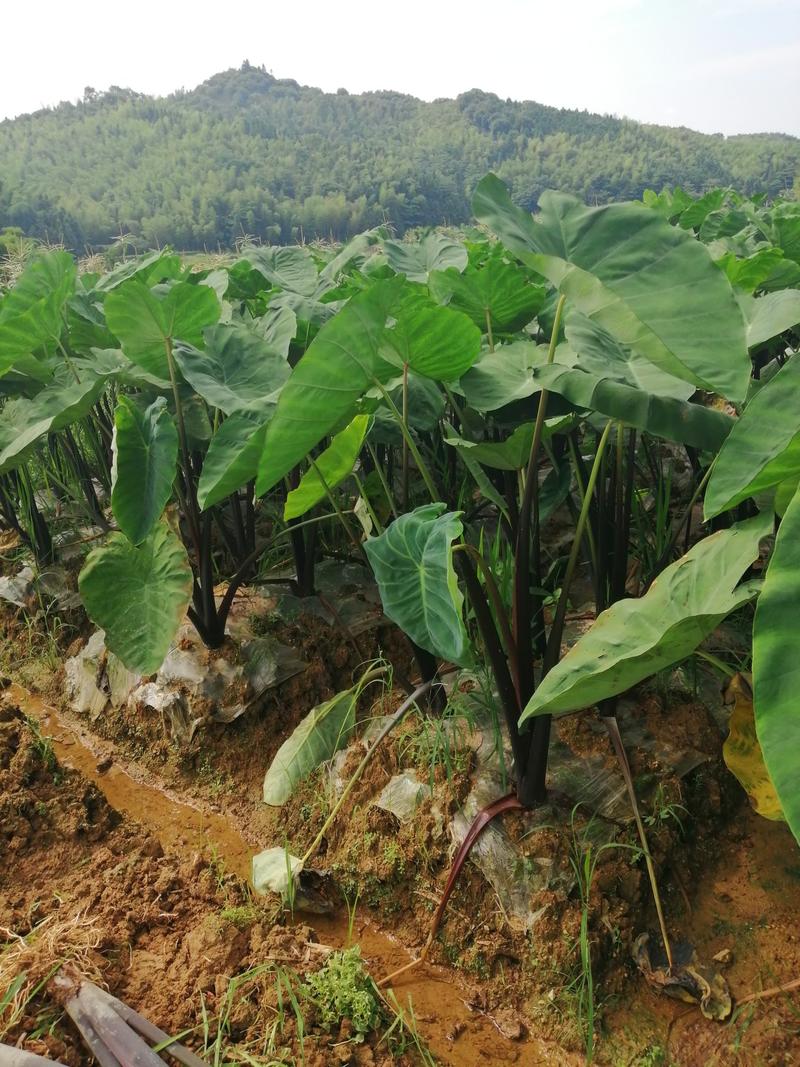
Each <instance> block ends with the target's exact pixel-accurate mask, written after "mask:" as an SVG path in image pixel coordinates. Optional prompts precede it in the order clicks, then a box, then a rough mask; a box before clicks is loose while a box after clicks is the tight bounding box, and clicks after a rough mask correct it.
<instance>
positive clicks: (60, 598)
mask: <svg viewBox="0 0 800 1067" xmlns="http://www.w3.org/2000/svg"><path fill="white" fill-rule="evenodd" d="M0 600H6V601H8V603H9V604H13V605H14V606H15V607H18V608H24V609H25V610H26V611H29V612H35V613H36V614H39V612H40V611H41V610H42V608H43V606H44V602H45V601H48V602H49V601H55V603H56V605H57V606H58V608H59V610H60V611H74V610H75V609H76V608H77V607H80V603H81V598H80V596H79V594H78V593H77V592H76V590H75V589H73V588H72V587H71V586H70V579H69V575H68V574H67V572H66V571H65V570H64V568H63V567H47V568H46V569H45V570H42V571H40V572H39V573H38V575H37V574H36V572H35V571H34V570H33V568H32V567H29V566H25V567H22V568H21V569H20V570H19V571H18V572H17V573H16V574H15V575H11V576H5V577H3V578H0Z"/></svg>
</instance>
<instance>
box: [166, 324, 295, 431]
mask: <svg viewBox="0 0 800 1067" xmlns="http://www.w3.org/2000/svg"><path fill="white" fill-rule="evenodd" d="M175 362H176V363H177V364H178V366H179V367H180V370H181V374H182V375H183V377H184V378H185V379H186V381H187V382H189V384H190V385H191V386H192V388H193V389H194V390H195V391H196V392H198V393H199V394H200V396H202V398H203V399H204V400H205V401H206V403H208V404H210V405H211V407H214V408H219V409H220V411H224V412H225V414H226V415H233V414H234V413H235V412H247V411H250V412H253V413H254V414H260V413H262V412H263V411H264V410H265V408H269V407H270V406H271V405H273V404H275V403H276V402H277V399H278V394H279V393H280V390H281V389H282V387H283V385H284V383H285V382H286V380H287V379H288V377H289V375H290V374H291V368H290V366H289V364H288V363H287V362H286V356H285V354H284V353H282V352H280V351H277V350H276V349H273V348H271V347H270V346H269V344H268V343H267V342H266V341H265V340H263V339H262V338H261V337H259V336H258V334H256V333H255V332H254V331H253V330H251V329H250V328H249V327H248V326H245V325H243V324H242V323H236V324H231V325H226V326H212V327H211V329H208V330H206V332H205V351H202V352H201V351H200V350H199V349H197V348H195V347H194V346H193V345H189V344H185V343H183V342H178V343H177V344H176V345H175Z"/></svg>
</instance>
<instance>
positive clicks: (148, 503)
mask: <svg viewBox="0 0 800 1067" xmlns="http://www.w3.org/2000/svg"><path fill="white" fill-rule="evenodd" d="M177 459H178V431H177V430H176V428H175V423H174V421H173V419H172V415H170V413H169V411H168V410H167V402H166V400H165V399H164V397H163V396H160V397H157V398H156V399H155V400H154V401H153V403H152V404H150V405H149V406H148V407H146V408H144V409H142V408H141V407H139V405H137V404H136V403H135V402H134V401H133V400H132V399H131V398H130V397H127V396H121V397H120V398H119V402H118V404H117V410H116V412H115V413H114V461H113V468H112V486H111V508H112V511H113V512H114V518H115V519H116V520H117V524H118V525H119V528H120V529H121V530H122V532H123V533H124V534H125V536H126V537H127V538H128V540H129V541H131V542H132V544H134V545H138V544H141V542H142V541H144V539H145V537H147V535H148V534H149V533H150V531H151V530H152V529H153V527H154V526H155V524H156V523H157V522H158V520H159V519H160V518H161V514H162V512H163V511H164V508H165V507H166V505H167V501H168V500H169V498H170V495H171V493H172V483H173V481H174V479H175V468H176V463H177Z"/></svg>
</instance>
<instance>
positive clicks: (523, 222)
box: [473, 175, 750, 402]
mask: <svg viewBox="0 0 800 1067" xmlns="http://www.w3.org/2000/svg"><path fill="white" fill-rule="evenodd" d="M539 205H540V208H541V213H540V215H539V216H538V219H537V221H534V219H533V217H532V216H531V215H529V214H528V213H527V212H525V211H523V210H522V209H520V208H517V207H515V205H514V204H513V203H512V202H511V199H510V197H509V195H508V191H507V190H506V187H505V186H504V185H503V183H502V182H501V181H499V179H498V178H496V177H495V176H494V175H489V176H488V177H486V178H484V179H483V181H482V182H481V183H480V185H479V186H478V189H477V192H476V194H475V198H474V200H473V211H474V213H475V215H476V216H477V218H478V219H479V220H480V221H481V222H484V223H486V224H487V225H489V226H490V227H491V228H492V229H493V230H494V232H495V233H496V234H497V235H498V236H499V237H500V239H501V240H502V241H503V243H504V244H505V245H506V247H507V248H510V249H511V250H512V251H513V252H515V253H516V254H517V255H518V256H519V257H520V259H522V261H523V262H524V263H527V264H528V265H529V266H531V267H533V268H534V270H536V271H538V272H539V273H540V274H543V275H544V276H545V277H546V278H547V279H548V280H549V281H550V282H551V283H552V284H553V285H555V286H557V287H558V289H559V290H560V292H561V293H563V294H564V295H565V296H566V298H567V301H568V303H569V304H570V305H571V306H574V307H576V308H577V309H578V310H579V311H582V312H583V313H584V314H585V315H587V316H588V317H589V318H591V319H592V320H593V321H594V322H596V323H597V324H598V325H599V326H601V327H603V329H605V330H606V331H608V333H610V334H611V335H612V337H614V339H615V340H617V341H618V342H619V343H621V344H623V345H627V346H629V347H631V348H633V349H635V350H636V351H637V352H638V353H640V354H641V355H643V356H645V357H646V358H647V359H649V360H650V361H651V362H652V363H654V364H656V366H658V367H660V368H662V369H663V370H664V371H666V372H667V373H669V374H671V375H673V376H675V377H677V378H683V379H684V380H685V381H688V382H691V383H692V384H693V385H695V386H697V387H699V388H703V389H711V390H713V391H715V392H719V393H721V394H722V395H723V396H726V397H727V398H728V399H730V400H732V401H734V402H737V401H741V400H743V399H744V396H745V394H746V391H747V383H748V381H749V378H750V361H749V359H748V356H747V350H746V345H745V337H744V323H743V320H742V315H741V312H740V311H739V309H738V306H737V304H736V301H735V299H734V296H733V290H732V289H731V286H730V283H729V282H728V280H727V278H726V277H725V276H724V275H723V274H722V272H721V271H720V270H719V269H718V268H717V267H716V266H715V265H714V262H713V260H712V259H711V257H710V255H709V253H708V250H707V249H706V247H705V246H704V245H702V244H701V243H700V242H699V241H697V240H696V239H694V238H693V237H692V236H691V235H690V234H688V233H686V232H684V231H682V230H681V229H679V228H678V227H674V226H670V225H669V223H668V222H666V220H665V219H664V218H663V217H661V216H660V215H659V214H658V212H655V211H652V210H650V209H649V208H647V207H645V206H644V205H643V204H609V205H606V206H603V207H597V208H587V207H584V206H583V204H581V203H580V201H578V200H576V199H575V198H574V197H571V196H567V195H566V194H563V193H554V192H545V193H543V194H542V196H541V197H540V199H539Z"/></svg>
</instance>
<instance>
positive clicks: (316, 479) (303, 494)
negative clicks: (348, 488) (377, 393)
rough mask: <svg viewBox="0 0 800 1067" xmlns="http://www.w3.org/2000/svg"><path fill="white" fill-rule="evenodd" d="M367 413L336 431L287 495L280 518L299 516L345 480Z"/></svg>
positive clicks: (365, 427)
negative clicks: (298, 482) (295, 486)
mask: <svg viewBox="0 0 800 1067" xmlns="http://www.w3.org/2000/svg"><path fill="white" fill-rule="evenodd" d="M369 422H370V418H369V415H356V417H355V418H354V419H353V420H352V421H351V422H350V423H349V424H348V425H347V426H345V428H344V429H343V430H341V431H340V432H339V433H337V434H336V436H335V437H334V438H333V440H332V441H331V443H330V444H329V445H328V447H327V448H326V449H325V451H324V452H323V453H322V454H321V455H320V456H318V457H317V459H316V460H315V461H314V464H313V465H312V466H310V467H309V468H308V470H307V471H306V472H305V474H304V475H303V477H302V478H301V479H300V484H299V485H298V486H297V488H296V489H292V491H291V492H290V493H289V494H288V496H287V497H286V505H285V506H284V509H283V518H284V520H285V521H286V522H288V521H289V519H299V518H300V516H301V515H305V513H306V512H307V511H310V510H311V508H313V507H314V506H315V505H316V504H318V503H319V502H320V500H324V499H325V497H326V496H327V495H328V490H332V489H335V488H336V486H337V485H339V484H340V483H341V482H343V481H344V479H345V478H346V477H347V476H348V474H350V472H351V471H352V469H353V465H354V464H355V461H356V460H357V459H358V453H359V452H360V451H361V446H362V445H363V444H364V438H365V437H366V434H367V430H368V429H369Z"/></svg>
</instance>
